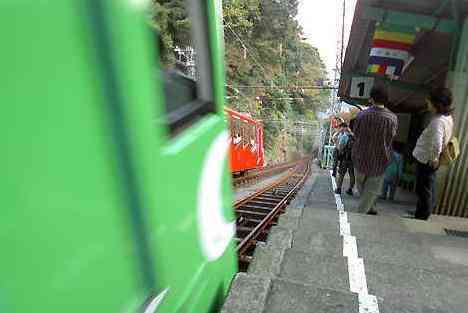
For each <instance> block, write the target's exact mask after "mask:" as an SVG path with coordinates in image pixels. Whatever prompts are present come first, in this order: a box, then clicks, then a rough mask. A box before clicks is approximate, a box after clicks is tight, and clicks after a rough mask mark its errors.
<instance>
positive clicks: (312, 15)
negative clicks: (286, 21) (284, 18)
mask: <svg viewBox="0 0 468 313" xmlns="http://www.w3.org/2000/svg"><path fill="white" fill-rule="evenodd" d="M355 6H356V0H346V22H345V43H347V41H348V38H349V32H350V30H351V24H352V21H353V15H354V8H355ZM342 14H343V0H300V5H299V16H298V20H299V23H300V24H301V26H302V27H303V29H304V35H305V37H306V38H307V41H308V42H310V43H311V44H312V45H313V46H314V47H316V48H318V50H319V53H320V56H321V57H322V59H323V61H324V62H325V64H326V67H327V71H328V75H329V77H330V78H333V75H334V72H333V69H334V68H335V67H336V66H335V64H336V52H337V41H338V37H339V34H340V32H339V31H338V29H339V28H341V19H342ZM340 40H341V38H340Z"/></svg>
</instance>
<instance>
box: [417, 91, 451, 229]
mask: <svg viewBox="0 0 468 313" xmlns="http://www.w3.org/2000/svg"><path fill="white" fill-rule="evenodd" d="M426 104H427V106H428V109H429V111H430V112H431V113H433V117H432V119H431V122H430V123H429V125H428V126H427V127H426V128H425V129H424V131H423V132H422V134H421V136H420V137H419V139H418V141H417V143H416V147H415V148H414V150H413V156H414V158H415V159H416V163H417V164H416V194H417V196H418V203H417V205H416V212H415V214H414V218H416V219H421V220H427V219H428V218H429V217H430V215H431V213H432V210H433V209H434V207H435V178H436V172H437V170H438V168H439V166H440V158H441V154H442V151H443V150H444V148H445V147H446V146H447V145H448V144H449V142H450V140H451V139H452V136H453V118H452V112H453V108H452V93H451V91H450V89H448V88H442V87H441V88H437V89H434V90H433V91H431V92H430V94H429V96H428V97H427V98H426Z"/></svg>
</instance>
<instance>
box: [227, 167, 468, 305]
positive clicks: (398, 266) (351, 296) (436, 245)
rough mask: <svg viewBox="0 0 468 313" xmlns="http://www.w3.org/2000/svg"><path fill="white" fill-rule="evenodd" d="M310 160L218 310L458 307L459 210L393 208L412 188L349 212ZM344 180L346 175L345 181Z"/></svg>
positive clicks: (462, 252)
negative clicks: (417, 215)
mask: <svg viewBox="0 0 468 313" xmlns="http://www.w3.org/2000/svg"><path fill="white" fill-rule="evenodd" d="M332 184H333V179H332V178H331V176H330V173H329V172H328V171H325V170H322V169H320V168H318V167H314V168H313V169H312V174H311V176H310V177H309V178H308V180H307V181H306V183H305V185H304V186H303V188H302V189H301V191H300V192H299V193H298V194H297V196H296V198H295V199H294V200H293V201H292V202H291V204H290V205H289V206H288V208H287V209H286V213H285V214H283V215H282V216H281V217H280V218H279V221H278V225H277V226H274V227H273V228H272V230H271V232H270V234H269V237H268V240H267V242H266V243H265V244H263V245H258V246H257V248H256V250H255V254H254V259H253V262H252V264H251V265H250V267H249V269H248V272H246V273H238V274H237V276H236V278H235V279H234V281H233V283H232V286H231V291H230V294H229V296H228V298H227V299H226V302H225V304H224V307H223V309H222V312H223V313H231V312H252V313H253V312H268V313H276V312H298V313H305V312H315V313H321V312H323V313H325V312H327V313H353V312H360V313H364V312H369V313H372V312H384V313H397V312H398V313H413V312H414V313H436V312H437V313H466V312H468V238H463V237H456V236H449V235H447V234H446V232H445V229H454V230H458V231H468V220H466V219H458V218H451V217H443V216H433V217H432V218H431V219H430V220H429V221H418V220H414V219H407V218H404V217H403V216H404V215H406V214H407V212H406V211H407V210H409V209H412V208H414V201H415V199H414V197H412V196H411V195H410V194H409V193H404V192H400V193H399V194H398V195H397V197H398V199H400V200H397V201H396V202H384V201H381V202H379V203H378V205H377V210H378V211H379V215H377V216H370V215H365V214H359V213H356V209H355V208H356V206H357V201H358V198H357V197H356V196H354V197H350V196H347V195H344V196H342V197H340V196H335V194H334V193H333V187H332ZM345 186H346V185H345Z"/></svg>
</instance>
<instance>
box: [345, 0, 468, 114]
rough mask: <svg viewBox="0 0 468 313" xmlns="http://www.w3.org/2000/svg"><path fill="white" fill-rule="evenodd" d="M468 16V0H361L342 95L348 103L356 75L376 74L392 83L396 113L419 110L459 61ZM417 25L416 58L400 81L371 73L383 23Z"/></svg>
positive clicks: (376, 77) (413, 50) (380, 81)
mask: <svg viewBox="0 0 468 313" xmlns="http://www.w3.org/2000/svg"><path fill="white" fill-rule="evenodd" d="M467 14H468V0H358V1H357V4H356V10H355V15H354V19H353V24H352V27H351V34H350V38H349V43H348V47H347V50H346V55H345V59H344V64H343V68H342V75H341V77H342V78H341V81H340V86H339V91H338V95H339V96H340V97H341V99H342V100H344V101H346V102H348V103H359V102H361V103H362V102H363V101H362V100H357V99H353V98H351V97H350V86H351V80H352V78H353V77H362V76H364V77H374V81H375V84H377V85H385V86H387V87H388V89H387V90H388V93H389V98H390V103H389V107H390V109H392V110H393V111H395V112H408V113H410V112H418V111H421V110H422V109H423V108H424V107H425V104H424V98H425V95H426V94H427V91H428V90H430V88H432V87H434V86H441V85H444V83H445V81H446V78H447V74H448V73H449V71H450V69H451V68H453V67H454V65H455V59H456V55H457V54H456V52H457V51H456V47H457V46H458V43H457V40H458V39H459V38H460V31H461V27H462V21H463V19H464V18H465V17H466V15H467ZM381 22H384V23H388V24H392V25H398V26H404V27H407V26H410V27H415V29H417V32H416V39H415V41H414V44H413V45H412V48H411V50H410V53H411V54H412V55H413V57H414V59H413V60H412V62H411V63H410V64H409V65H408V67H407V68H406V70H405V71H404V72H403V74H402V75H401V76H400V78H399V79H397V80H395V79H394V80H391V79H389V78H386V77H384V76H382V75H376V74H370V73H367V68H368V62H369V54H370V50H371V45H372V41H373V35H374V30H375V27H376V25H377V23H381Z"/></svg>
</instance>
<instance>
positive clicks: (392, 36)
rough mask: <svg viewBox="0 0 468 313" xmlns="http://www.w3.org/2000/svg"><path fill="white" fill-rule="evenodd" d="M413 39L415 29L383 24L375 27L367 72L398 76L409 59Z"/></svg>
mask: <svg viewBox="0 0 468 313" xmlns="http://www.w3.org/2000/svg"><path fill="white" fill-rule="evenodd" d="M415 38H416V29H415V28H412V27H404V26H398V25H390V24H383V23H382V24H378V25H376V28H375V33H374V38H373V41H372V48H371V52H370V57H369V67H368V72H369V73H377V74H382V75H389V76H394V77H395V76H396V77H398V76H400V75H401V74H402V72H403V70H404V68H405V65H406V64H407V63H408V61H409V60H410V59H411V55H410V52H409V51H410V49H411V47H412V45H413V44H414V40H415Z"/></svg>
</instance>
